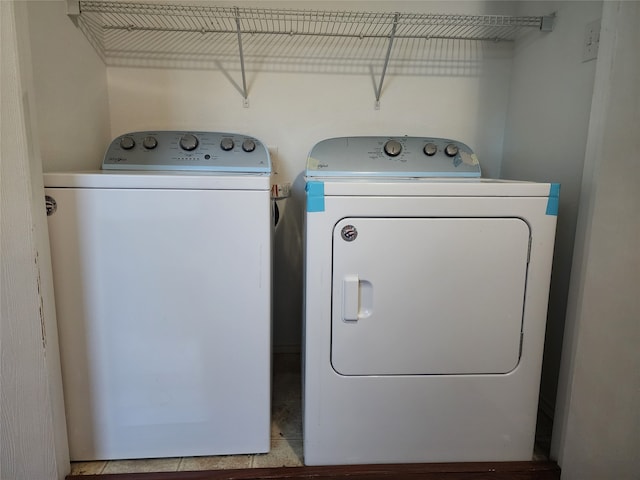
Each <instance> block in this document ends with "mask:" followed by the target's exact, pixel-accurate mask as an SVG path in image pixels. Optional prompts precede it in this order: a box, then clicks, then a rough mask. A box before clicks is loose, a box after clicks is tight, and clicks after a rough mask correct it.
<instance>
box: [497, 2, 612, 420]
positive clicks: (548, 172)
mask: <svg viewBox="0 0 640 480" xmlns="http://www.w3.org/2000/svg"><path fill="white" fill-rule="evenodd" d="M519 11H520V12H521V14H525V13H526V14H531V15H545V14H550V13H551V12H556V23H555V27H554V30H553V32H551V33H541V32H533V33H530V34H528V35H526V36H524V37H523V38H522V39H520V40H519V41H517V42H516V46H515V51H514V60H513V74H512V80H511V90H510V94H509V107H508V110H507V123H506V128H505V134H504V135H505V142H504V153H503V157H504V158H503V162H502V168H501V177H502V178H508V179H518V180H536V181H541V182H556V183H560V184H561V192H560V208H559V214H558V226H557V234H556V247H555V254H554V264H553V273H552V281H551V291H550V298H549V315H548V321H547V334H546V338H545V352H544V361H543V371H542V382H541V402H542V407H543V409H544V411H545V412H546V413H547V414H548V415H550V416H552V415H553V409H554V404H555V398H556V385H557V380H558V369H559V365H560V355H561V350H562V335H563V329H564V317H565V310H566V298H567V290H568V287H569V277H570V274H571V257H572V252H573V242H574V234H575V226H576V218H577V214H578V202H579V198H580V188H581V181H580V180H581V177H582V169H583V164H584V152H585V145H586V141H587V130H588V124H589V112H590V109H591V96H592V93H593V79H594V75H595V67H596V61H593V60H592V61H589V62H583V60H582V51H583V47H582V41H583V38H584V32H585V28H586V25H587V24H588V23H590V22H591V21H593V20H597V19H599V18H600V17H601V14H602V3H601V2H596V1H589V2H523V3H521V4H519Z"/></svg>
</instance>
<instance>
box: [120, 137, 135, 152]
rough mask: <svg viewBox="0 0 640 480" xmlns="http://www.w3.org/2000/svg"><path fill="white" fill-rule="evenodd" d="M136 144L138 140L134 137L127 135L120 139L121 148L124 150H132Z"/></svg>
mask: <svg viewBox="0 0 640 480" xmlns="http://www.w3.org/2000/svg"><path fill="white" fill-rule="evenodd" d="M135 146H136V141H135V140H134V139H133V137H129V136H127V137H122V138H121V139H120V148H122V149H124V150H131V149H132V148H133V147H135Z"/></svg>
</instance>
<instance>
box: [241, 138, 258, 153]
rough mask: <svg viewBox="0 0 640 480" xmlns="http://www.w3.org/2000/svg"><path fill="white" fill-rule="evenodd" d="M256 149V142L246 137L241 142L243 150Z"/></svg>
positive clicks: (250, 150)
mask: <svg viewBox="0 0 640 480" xmlns="http://www.w3.org/2000/svg"><path fill="white" fill-rule="evenodd" d="M255 149H256V142H254V141H253V140H251V139H250V138H247V139H246V140H245V141H244V142H242V150H244V151H245V152H253V151H254V150H255Z"/></svg>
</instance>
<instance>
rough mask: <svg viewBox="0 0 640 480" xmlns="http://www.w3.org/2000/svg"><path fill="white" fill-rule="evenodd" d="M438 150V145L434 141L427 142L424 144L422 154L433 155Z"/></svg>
mask: <svg viewBox="0 0 640 480" xmlns="http://www.w3.org/2000/svg"><path fill="white" fill-rule="evenodd" d="M437 152H438V146H437V145H436V144H435V143H431V142H429V143H427V144H426V145H425V146H424V154H425V155H427V156H428V157H433V156H434V155H435V154H436V153H437Z"/></svg>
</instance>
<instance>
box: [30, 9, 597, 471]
mask: <svg viewBox="0 0 640 480" xmlns="http://www.w3.org/2000/svg"><path fill="white" fill-rule="evenodd" d="M17 3H18V4H19V3H21V2H17ZM131 3H133V2H131V1H129V0H127V1H126V2H123V3H119V2H101V1H95V2H94V1H86V2H77V1H75V0H66V1H65V0H52V1H38V0H33V1H29V2H26V6H25V5H22V6H20V9H21V11H22V13H23V14H24V15H25V16H26V17H25V18H24V19H23V20H24V21H23V22H22V23H19V26H20V25H21V26H22V28H24V29H26V32H24V33H25V34H26V35H25V38H28V43H29V46H30V67H31V71H32V75H31V78H30V88H29V93H30V98H29V101H30V102H31V104H32V110H31V112H32V115H33V118H32V119H31V121H32V124H33V133H34V136H35V138H34V139H33V140H34V142H35V143H36V144H37V150H38V151H39V154H40V156H41V159H42V169H43V171H44V172H54V171H56V172H60V171H63V172H65V171H78V170H97V169H99V168H100V166H101V163H102V158H103V156H104V153H105V150H106V148H107V146H108V145H109V142H111V140H113V139H114V138H116V137H118V136H120V135H123V134H126V133H127V132H135V131H154V130H180V131H212V132H216V131H220V132H238V133H241V134H246V135H251V136H254V137H256V138H258V139H260V140H261V141H262V142H263V143H264V144H265V145H266V147H267V148H268V150H269V153H270V155H271V161H272V165H273V176H272V183H273V185H275V186H276V188H274V191H275V192H277V193H276V196H277V199H276V200H274V201H275V204H276V205H277V209H278V222H277V225H276V226H275V230H274V239H273V352H274V356H275V357H278V356H280V357H279V358H280V359H284V360H281V363H280V364H281V365H283V364H284V365H288V366H289V367H290V368H293V371H294V372H295V371H297V370H296V367H295V364H296V362H297V359H298V358H299V355H300V350H301V339H302V335H303V332H302V311H303V304H302V303H303V260H302V228H303V225H302V224H303V213H304V201H305V197H304V195H305V192H304V188H305V182H304V169H305V164H306V160H307V155H308V153H309V151H310V149H311V148H312V146H313V145H314V144H316V143H317V142H319V141H320V140H322V139H325V138H330V137H340V136H357V135H361V136H366V135H385V136H389V135H393V136H404V135H407V136H433V137H443V138H453V139H457V140H459V141H461V142H464V143H465V144H467V145H469V146H471V148H472V149H473V151H474V152H475V153H476V155H477V157H478V159H479V162H480V165H481V167H482V176H483V177H488V178H501V179H509V180H530V181H539V182H550V183H559V184H561V195H560V205H559V212H558V223H557V233H556V246H555V254H554V263H553V272H552V281H551V290H550V300H549V310H548V320H547V326H546V339H545V352H544V358H543V369H542V381H541V390H540V405H539V432H538V433H539V439H540V441H541V447H542V450H541V452H542V456H543V457H546V456H548V455H549V449H550V443H551V429H552V423H553V419H554V409H555V408H556V393H557V388H558V387H557V385H558V375H559V371H560V362H561V353H562V343H563V332H564V324H565V313H566V308H567V295H568V292H569V283H570V275H571V266H572V255H573V250H574V236H575V231H576V223H577V221H578V205H579V201H580V189H581V182H582V173H583V168H584V158H585V150H586V146H587V138H588V128H589V118H590V113H591V102H592V96H593V91H594V79H595V73H596V65H597V63H598V61H599V59H598V58H596V57H597V42H598V39H599V35H600V33H599V32H600V20H601V19H602V17H603V3H602V2H599V1H390V0H389V1H377V0H375V1H344V2H338V1H322V0H308V1H307V0H301V1H287V0H283V1H250V0H237V1H235V2H209V1H194V2H188V1H175V2H170V1H167V2H155V3H154V2H147V1H146V0H145V1H141V2H138V3H136V4H135V5H137V7H136V8H133V9H132V8H128V7H126V5H127V4H131ZM162 4H171V5H172V6H170V7H167V6H166V5H165V6H164V7H162ZM123 5H124V6H123ZM119 8H120V9H121V10H122V12H124V13H122V14H120V13H113V12H114V11H116V10H118V9H119ZM162 8H165V11H164V13H162V14H161V15H159V14H158V11H159V9H162ZM243 15H244V16H243ZM403 21H404V22H405V23H402V22H403ZM100 22H104V23H103V24H101V23H100ZM110 22H111V23H110ZM145 22H146V23H145ZM236 28H237V30H236ZM421 29H422V30H421ZM589 32H591V33H589ZM589 35H592V37H591V39H589V38H588V36H589ZM585 39H586V40H585ZM592 44H593V45H592ZM470 241H473V239H470ZM212 248H215V246H212ZM248 301H250V299H248ZM274 365H278V363H277V361H276V362H274ZM292 365H293V367H292ZM298 370H299V369H298ZM291 378H292V377H291V376H289V377H286V379H285V380H284V381H281V382H277V381H276V382H274V385H273V388H274V395H277V394H278V393H277V391H276V390H277V389H278V388H281V387H282V386H283V385H284V384H285V383H286V382H287V381H290V380H291ZM300 448H304V446H301V447H300ZM551 456H552V457H554V459H557V451H556V454H555V455H554V454H553V453H552V454H551Z"/></svg>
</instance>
